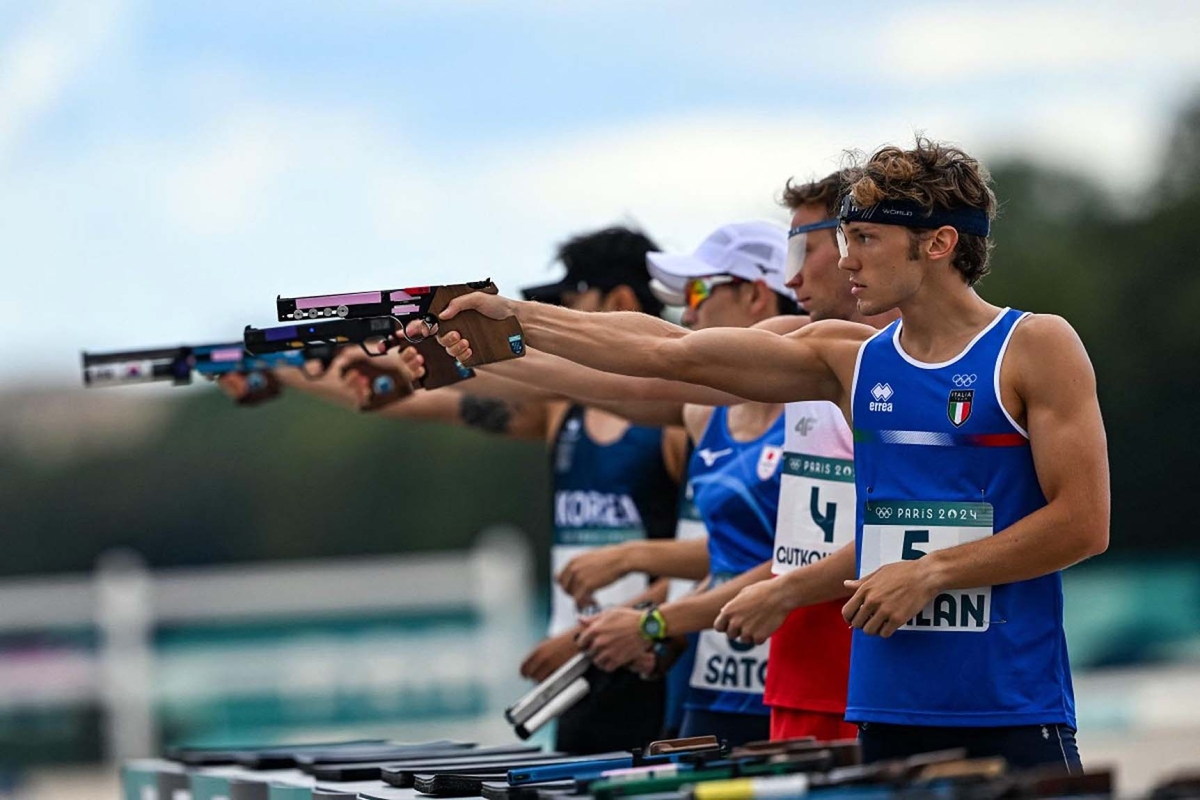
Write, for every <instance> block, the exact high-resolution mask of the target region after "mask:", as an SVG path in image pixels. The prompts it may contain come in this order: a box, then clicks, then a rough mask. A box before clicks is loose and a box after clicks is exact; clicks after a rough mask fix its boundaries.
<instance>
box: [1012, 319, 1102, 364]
mask: <svg viewBox="0 0 1200 800" xmlns="http://www.w3.org/2000/svg"><path fill="white" fill-rule="evenodd" d="M1009 352H1010V353H1011V354H1012V355H1014V356H1016V357H1017V358H1018V359H1019V360H1020V361H1021V362H1022V363H1025V362H1030V363H1031V364H1032V365H1035V366H1036V365H1037V364H1044V363H1046V362H1047V361H1054V360H1057V359H1060V358H1063V357H1070V356H1072V355H1074V356H1079V355H1082V356H1083V357H1084V358H1086V357H1087V353H1086V351H1085V350H1084V347H1083V341H1082V340H1081V339H1080V338H1079V334H1078V333H1076V332H1075V329H1074V328H1073V327H1071V323H1069V322H1067V321H1066V320H1065V319H1063V318H1062V317H1060V316H1058V315H1056V314H1029V315H1027V316H1025V317H1024V318H1022V319H1021V320H1020V321H1019V322H1018V323H1017V326H1016V329H1015V330H1014V331H1013V333H1012V338H1011V339H1010V340H1009Z"/></svg>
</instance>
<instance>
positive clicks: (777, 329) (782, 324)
mask: <svg viewBox="0 0 1200 800" xmlns="http://www.w3.org/2000/svg"><path fill="white" fill-rule="evenodd" d="M811 322H812V318H811V317H805V316H801V315H799V314H784V315H782V316H778V317H771V318H770V319H764V320H763V321H762V322H759V323H757V324H756V325H752V326H751V327H753V328H755V329H757V330H761V331H770V332H771V333H778V334H781V335H782V334H786V333H792V332H793V331H798V330H800V329H801V328H803V327H804V326H805V325H808V324H809V323H811Z"/></svg>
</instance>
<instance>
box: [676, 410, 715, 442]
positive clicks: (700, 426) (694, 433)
mask: <svg viewBox="0 0 1200 800" xmlns="http://www.w3.org/2000/svg"><path fill="white" fill-rule="evenodd" d="M714 408H715V407H714V406H702V405H697V404H695V403H687V404H686V405H684V407H683V425H684V427H685V428H687V432H688V435H689V436H690V437H692V442H693V443H694V444H695V443H699V442H700V439H702V438H703V437H704V430H705V428H707V427H708V423H709V420H711V419H712V415H713V410H714Z"/></svg>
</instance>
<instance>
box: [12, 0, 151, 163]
mask: <svg viewBox="0 0 1200 800" xmlns="http://www.w3.org/2000/svg"><path fill="white" fill-rule="evenodd" d="M129 7H130V3H129V2H126V0H89V1H88V2H85V3H67V2H59V3H54V4H50V5H48V7H47V8H46V10H45V12H44V13H43V14H42V16H41V17H40V18H38V19H36V20H34V21H33V22H32V23H30V24H29V25H28V26H27V27H26V28H25V29H23V30H21V31H19V32H17V33H16V34H15V35H13V36H12V37H11V38H10V39H9V40H8V41H6V42H4V43H3V45H0V164H3V163H4V161H5V160H7V159H8V158H9V157H11V155H12V153H13V152H14V150H15V148H16V147H17V145H18V144H19V142H20V140H21V137H22V136H23V135H25V133H26V132H27V131H29V130H30V129H31V128H32V127H33V126H34V125H36V124H37V122H38V121H39V120H40V119H41V118H42V116H43V115H45V114H46V113H48V112H50V111H51V110H52V109H53V108H54V107H55V105H56V104H57V103H58V102H59V100H60V99H61V98H62V97H63V95H64V94H65V93H66V92H67V91H68V89H69V88H70V85H71V82H72V81H73V80H75V79H76V78H78V77H79V76H81V75H82V74H83V72H84V71H85V70H86V68H87V67H88V66H89V65H90V64H91V63H93V62H94V61H95V59H96V58H97V57H98V56H99V55H100V54H101V52H102V51H103V49H104V48H105V46H106V45H108V44H109V43H111V42H112V41H113V40H114V39H115V38H116V37H117V35H118V34H119V32H120V31H121V28H122V23H123V20H124V19H125V17H126V15H127V13H128V10H129Z"/></svg>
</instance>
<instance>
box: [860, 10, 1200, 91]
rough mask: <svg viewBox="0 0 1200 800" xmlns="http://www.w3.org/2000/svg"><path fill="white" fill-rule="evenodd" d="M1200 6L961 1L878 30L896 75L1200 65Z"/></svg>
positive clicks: (950, 76) (1055, 73)
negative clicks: (1198, 37) (1198, 34)
mask: <svg viewBox="0 0 1200 800" xmlns="http://www.w3.org/2000/svg"><path fill="white" fill-rule="evenodd" d="M1198 27H1200V6H1198V5H1197V4H1196V3H1191V2H1187V3H1181V2H1150V3H1138V4H1137V5H1130V4H1114V3H1088V4H1086V5H1085V4H1080V3H1075V2H1071V3H1067V2H1059V3H1040V4H1037V5H1024V6H1021V7H1020V8H1019V9H1016V8H1014V7H1013V6H1012V5H1011V4H1005V5H1004V6H1002V7H1000V6H992V5H975V6H968V5H961V6H956V7H955V9H954V13H950V14H901V15H897V17H896V18H895V19H894V20H893V21H892V23H891V24H889V25H886V26H881V28H879V29H877V38H876V42H875V44H876V47H877V48H879V49H878V50H877V52H880V53H881V60H882V62H883V63H886V64H888V65H889V72H890V74H891V75H892V76H893V78H913V79H926V80H930V79H932V80H946V81H950V82H957V81H962V80H964V79H979V78H984V79H1003V78H1005V77H1009V76H1013V75H1028V74H1031V73H1032V74H1037V75H1039V76H1042V77H1044V78H1046V79H1048V80H1059V81H1061V80H1063V78H1064V77H1066V76H1070V75H1072V74H1078V73H1080V72H1095V71H1097V70H1104V71H1109V70H1117V71H1121V72H1126V71H1130V70H1131V71H1134V72H1138V73H1144V72H1147V71H1158V70H1171V69H1180V68H1192V69H1194V68H1195V67H1196V66H1197V65H1200V50H1198V49H1197V48H1196V46H1195V31H1196V30H1197V28H1198Z"/></svg>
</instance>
